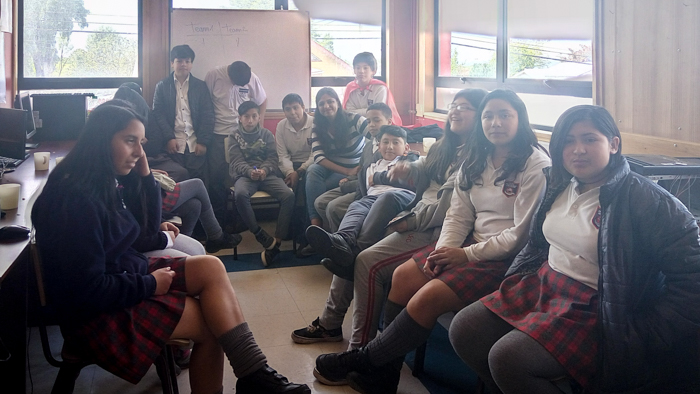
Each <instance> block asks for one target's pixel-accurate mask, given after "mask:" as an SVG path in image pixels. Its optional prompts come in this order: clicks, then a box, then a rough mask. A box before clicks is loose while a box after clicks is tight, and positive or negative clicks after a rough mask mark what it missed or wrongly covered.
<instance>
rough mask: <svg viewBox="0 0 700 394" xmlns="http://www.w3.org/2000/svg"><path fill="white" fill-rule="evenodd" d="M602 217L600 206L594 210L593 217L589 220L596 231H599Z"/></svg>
mask: <svg viewBox="0 0 700 394" xmlns="http://www.w3.org/2000/svg"><path fill="white" fill-rule="evenodd" d="M602 216H603V213H602V211H601V210H600V206H598V209H596V210H595V215H593V219H592V220H591V223H593V225H594V226H595V228H596V230H600V222H601V219H602Z"/></svg>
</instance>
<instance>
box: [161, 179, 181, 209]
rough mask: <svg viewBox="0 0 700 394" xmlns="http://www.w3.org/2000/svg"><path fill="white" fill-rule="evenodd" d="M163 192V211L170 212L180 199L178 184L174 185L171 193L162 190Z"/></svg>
mask: <svg viewBox="0 0 700 394" xmlns="http://www.w3.org/2000/svg"><path fill="white" fill-rule="evenodd" d="M163 192H164V193H165V196H164V197H163V211H165V212H170V211H171V210H172V209H173V207H174V206H175V204H176V203H177V200H178V199H179V198H180V184H179V183H176V184H175V188H174V189H173V191H171V192H169V191H166V190H163Z"/></svg>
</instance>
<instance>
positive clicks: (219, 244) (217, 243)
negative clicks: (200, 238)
mask: <svg viewBox="0 0 700 394" xmlns="http://www.w3.org/2000/svg"><path fill="white" fill-rule="evenodd" d="M222 234H223V235H222V236H221V238H219V239H212V240H208V241H207V244H206V246H205V249H206V250H207V253H216V252H218V251H220V250H221V249H233V248H234V247H236V246H238V244H239V243H241V241H242V240H243V237H241V235H240V234H229V233H226V232H225V233H222Z"/></svg>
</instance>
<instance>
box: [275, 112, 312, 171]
mask: <svg viewBox="0 0 700 394" xmlns="http://www.w3.org/2000/svg"><path fill="white" fill-rule="evenodd" d="M305 116H306V123H304V126H302V128H301V130H299V131H296V130H295V129H294V126H292V123H291V122H290V121H289V120H288V119H287V118H284V119H282V120H281V121H280V122H279V123H277V130H276V131H275V141H276V143H277V156H279V160H280V165H279V167H280V170H281V171H282V173H283V174H284V176H287V175H289V174H291V173H292V172H294V165H293V163H294V162H297V163H298V162H303V163H304V164H302V165H301V167H299V169H301V170H306V169H307V168H308V167H309V166H310V165H311V164H313V162H314V157H313V156H312V155H311V129H312V128H313V126H314V118H313V116H311V115H309V114H306V115H305Z"/></svg>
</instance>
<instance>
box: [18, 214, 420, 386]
mask: <svg viewBox="0 0 700 394" xmlns="http://www.w3.org/2000/svg"><path fill="white" fill-rule="evenodd" d="M265 227H269V226H265ZM272 230H273V229H268V231H272ZM243 235H244V241H243V243H242V245H241V246H239V253H251V252H256V251H257V252H260V251H261V250H262V249H261V247H260V246H259V245H258V244H257V243H255V241H254V238H253V237H252V235H251V234H249V233H247V234H243ZM286 244H287V242H285V245H284V246H285V247H289V248H291V245H286ZM229 253H230V251H229ZM229 277H230V279H231V283H232V284H233V287H234V289H235V290H236V294H237V295H238V299H239V301H240V304H241V306H242V308H243V312H244V314H245V317H246V320H247V321H248V324H249V325H250V328H251V329H252V331H253V333H254V335H255V339H256V340H257V342H258V344H259V345H260V347H261V348H262V350H263V352H264V353H265V355H266V356H267V358H268V362H269V364H270V365H271V366H272V367H273V368H275V369H277V370H278V371H279V372H280V373H282V374H284V375H285V376H287V377H288V378H289V379H290V380H291V381H294V382H303V383H307V384H308V385H309V387H311V390H312V392H313V393H354V392H355V391H353V390H352V389H351V388H350V387H349V386H337V387H332V386H325V385H323V384H321V383H319V382H317V381H316V380H315V379H314V377H313V374H312V371H313V365H314V362H315V359H316V356H318V355H319V354H322V353H330V352H338V351H343V350H346V349H347V346H348V342H347V338H348V336H349V333H350V316H347V317H346V319H345V324H344V325H343V332H344V334H345V335H344V336H345V338H346V339H345V340H344V341H343V342H336V343H323V344H311V345H297V344H294V343H293V342H292V340H291V338H290V334H291V332H292V330H294V329H297V328H301V327H303V326H305V325H307V324H309V322H311V321H312V320H313V319H315V318H316V316H318V314H319V313H320V312H321V310H322V308H323V305H324V303H325V300H326V297H327V295H328V288H329V285H330V281H331V274H330V273H329V272H328V271H327V270H326V269H325V268H323V267H322V266H320V265H318V266H307V267H295V268H280V269H266V270H259V271H246V272H236V273H230V274H229ZM52 337H53V338H54V339H55V340H54V341H53V342H54V343H60V334H59V333H58V330H57V329H56V330H55V331H54V333H53V335H52ZM56 349H57V351H58V350H59V349H60V348H59V347H58V346H56ZM29 359H30V372H31V378H32V381H33V393H37V394H43V393H49V392H50V391H51V386H52V384H53V381H54V379H55V377H56V374H57V372H58V370H57V369H56V368H54V367H51V366H50V365H48V363H47V362H46V361H45V359H44V357H43V355H42V353H41V343H40V341H39V335H38V331H36V330H32V333H31V339H30V349H29ZM225 371H226V372H225V377H224V393H232V392H234V391H235V382H236V378H235V376H234V375H233V372H232V371H231V368H230V367H228V364H227V366H226V368H225ZM178 382H179V387H180V393H183V394H187V393H190V388H189V382H188V373H187V370H184V371H183V373H182V374H181V375H180V376H179V377H178ZM28 392H31V391H28ZM159 392H160V382H159V380H158V377H157V375H156V373H155V368H153V367H152V368H151V370H150V371H149V372H148V374H147V375H146V377H144V379H143V380H142V381H141V382H140V383H139V384H138V385H136V386H134V385H131V384H130V383H127V382H126V381H123V380H121V379H119V378H117V377H115V376H113V375H111V374H109V373H108V372H106V371H104V370H102V369H101V368H99V367H96V366H90V367H88V368H85V369H84V370H83V372H82V373H81V375H80V377H79V378H78V382H77V385H76V390H75V393H76V394H83V393H96V394H103V393H104V394H110V393H114V394H117V393H119V394H130V393H159ZM399 393H406V394H407V393H411V394H421V393H428V391H427V390H426V389H425V388H424V387H423V386H422V385H421V383H420V382H419V381H418V380H417V379H415V378H414V377H413V376H412V375H411V371H410V370H409V369H408V367H406V366H405V365H404V369H403V371H402V377H401V385H400V387H399Z"/></svg>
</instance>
